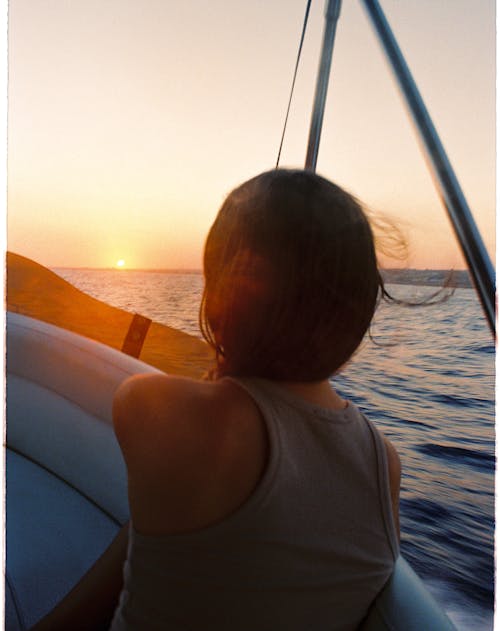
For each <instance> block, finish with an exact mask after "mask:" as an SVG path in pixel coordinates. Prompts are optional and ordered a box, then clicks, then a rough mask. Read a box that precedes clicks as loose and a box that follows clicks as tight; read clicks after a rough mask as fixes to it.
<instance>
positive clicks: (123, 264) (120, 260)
mask: <svg viewBox="0 0 500 631" xmlns="http://www.w3.org/2000/svg"><path fill="white" fill-rule="evenodd" d="M116 267H125V261H124V260H123V259H119V260H118V261H116Z"/></svg>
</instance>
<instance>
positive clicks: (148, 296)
mask: <svg viewBox="0 0 500 631" xmlns="http://www.w3.org/2000/svg"><path fill="white" fill-rule="evenodd" d="M54 271H56V272H57V273H58V274H59V275H60V276H62V277H63V278H65V279H66V280H68V281H69V282H71V283H72V284H74V285H75V286H77V287H78V288H80V289H82V290H83V291H85V292H87V293H89V294H91V295H93V296H95V297H96V298H99V299H101V300H104V301H106V302H108V303H109V304H112V305H114V306H117V307H121V308H123V309H126V310H129V311H132V312H137V313H142V314H143V315H146V316H148V317H150V318H152V319H154V320H156V321H158V322H162V323H164V324H167V325H170V326H173V327H176V328H179V329H181V330H184V331H186V332H187V333H191V334H193V335H199V330H198V305H199V301H200V296H201V291H202V286H203V281H202V277H201V274H197V273H167V272H144V271H124V270H120V271H115V270H73V269H57V270H54ZM389 290H390V291H391V292H392V293H393V294H394V295H395V296H397V297H401V298H406V299H416V298H418V297H421V296H425V295H429V294H430V293H431V292H432V291H434V289H432V288H428V287H414V286H402V285H397V286H396V285H394V286H389ZM371 336H372V339H369V338H368V337H367V339H366V340H365V341H364V342H363V345H362V347H361V349H360V350H359V351H358V353H357V354H356V356H355V357H354V358H353V359H352V361H351V362H350V364H349V365H348V366H347V367H346V368H345V370H344V371H343V372H342V373H341V374H340V375H339V376H337V377H336V378H335V379H334V383H335V385H336V387H337V389H338V391H339V392H340V393H341V394H342V395H343V396H345V397H346V398H349V399H351V400H353V401H354V402H355V403H356V404H358V405H359V406H360V407H361V408H362V409H363V410H364V411H365V412H366V414H367V415H368V416H369V418H370V419H371V420H373V421H374V422H375V423H376V424H377V426H378V427H379V428H380V429H382V431H384V432H385V433H386V434H387V436H388V437H389V438H390V439H391V440H392V441H393V443H394V445H395V446H396V448H397V450H398V452H399V454H400V456H401V460H402V465H403V475H402V484H401V547H402V552H403V554H404V556H405V558H406V559H407V560H408V561H409V562H410V563H411V565H412V566H413V568H414V569H415V570H416V572H417V573H418V574H419V575H420V576H421V577H422V578H423V580H424V581H425V583H426V585H427V586H428V588H429V589H430V591H431V592H432V593H433V594H434V596H435V597H436V599H437V600H438V601H439V602H440V603H441V605H442V606H443V608H444V609H445V611H446V612H447V613H448V615H449V616H450V618H451V619H452V621H453V622H454V623H455V625H456V626H457V628H458V629H459V630H461V631H462V630H463V631H465V630H467V631H469V630H474V631H486V630H490V629H493V606H494V471H495V442H494V441H495V431H494V421H495V412H494V395H495V391H494V368H495V366H494V358H495V347H494V343H493V340H492V337H491V334H490V332H489V329H488V328H487V325H486V324H485V320H484V318H483V315H482V311H481V308H480V306H479V304H478V300H477V298H476V294H475V292H474V290H472V289H457V290H456V291H455V293H454V295H453V296H452V297H451V298H450V299H449V300H448V301H446V302H444V303H441V304H438V305H435V306H429V307H416V308H408V307H402V306H397V305H392V304H384V303H382V304H381V305H380V307H379V309H378V311H377V314H376V317H375V319H374V322H373V324H372V327H371ZM423 631H424V630H423Z"/></svg>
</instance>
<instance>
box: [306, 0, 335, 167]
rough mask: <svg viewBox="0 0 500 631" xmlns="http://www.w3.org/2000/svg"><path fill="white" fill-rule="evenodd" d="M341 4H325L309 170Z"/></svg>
mask: <svg viewBox="0 0 500 631" xmlns="http://www.w3.org/2000/svg"><path fill="white" fill-rule="evenodd" d="M341 4H342V2H341V0H328V1H327V5H326V11H325V30H324V32H323V47H322V50H321V58H320V62H319V68H318V77H317V79H316V93H315V95H314V106H313V111H312V115H311V125H310V127H309V142H308V145H307V155H306V165H305V168H306V169H309V170H310V171H315V170H316V162H317V161H318V151H319V140H320V137H321V127H322V126H323V114H324V112H325V103H326V93H327V90H328V79H329V78H330V67H331V64H332V54H333V44H334V41H335V31H336V30H337V22H338V19H339V15H340V6H341Z"/></svg>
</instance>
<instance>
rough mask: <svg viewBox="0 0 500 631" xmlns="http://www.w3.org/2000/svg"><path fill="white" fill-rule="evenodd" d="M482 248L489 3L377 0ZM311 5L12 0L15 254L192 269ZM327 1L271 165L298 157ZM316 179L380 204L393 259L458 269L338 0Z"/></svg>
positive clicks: (392, 102) (380, 72) (278, 110)
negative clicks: (405, 252) (402, 246)
mask: <svg viewBox="0 0 500 631" xmlns="http://www.w3.org/2000/svg"><path fill="white" fill-rule="evenodd" d="M381 4H382V7H383V8H384V10H385V12H386V15H387V17H388V19H389V21H390V23H391V26H392V27H393V29H394V31H395V34H396V37H397V39H398V41H399V44H400V46H401V47H402V50H403V53H404V54H405V56H406V58H407V61H408V63H409V65H410V68H411V69H412V72H413V75H414V78H415V79H416V81H417V84H418V86H419V88H420V90H421V92H422V95H423V97H424V100H425V102H426V104H427V107H428V109H429V111H430V114H431V116H432V118H433V120H434V123H435V125H436V127H437V129H438V131H439V133H440V135H441V139H442V141H443V144H444V146H445V148H446V150H447V152H448V155H449V157H450V159H451V162H452V164H453V166H454V168H455V171H456V173H457V176H458V178H459V180H460V182H461V184H462V187H463V190H464V193H465V195H466V198H467V199H468V201H469V204H470V206H471V208H472V211H473V213H474V215H475V217H476V219H477V223H478V227H479V229H480V231H481V233H482V235H483V238H484V240H485V243H486V245H487V248H488V250H489V251H490V254H491V255H492V256H493V254H494V234H495V1H494V0H476V1H474V2H471V1H470V0H403V1H402V0H382V1H381ZM305 6H306V2H305V0H267V1H266V2H264V1H257V0H254V1H253V2H249V1H248V0H231V1H228V0H225V1H224V2H223V1H222V0H211V1H210V2H207V1H206V0H187V1H185V2H175V3H174V2H169V1H167V0H134V1H132V0H85V1H77V0H74V1H69V2H68V1H65V2H63V1H61V0H11V2H10V3H9V91H8V117H9V124H8V227H9V233H8V249H9V250H12V251H14V252H17V253H19V254H22V255H24V256H28V257H30V258H32V259H34V260H36V261H37V262H39V263H41V264H43V265H46V266H50V267H57V266H74V267H80V266H86V267H113V266H115V265H116V263H117V261H118V260H122V261H124V264H123V267H124V268H200V267H201V254H202V248H203V241H204V237H205V235H206V232H207V230H208V228H209V226H210V224H211V222H212V221H213V219H214V216H215V214H216V212H217V209H218V207H219V206H220V204H221V202H222V200H223V199H224V197H225V195H226V194H227V193H228V192H229V191H230V190H231V189H232V188H233V187H234V186H235V185H237V184H238V183H240V182H241V181H243V180H245V179H247V178H249V177H251V176H252V175H255V174H256V173H258V172H260V171H263V170H265V169H269V168H272V167H274V164H275V161H276V155H277V151H278V146H279V140H280V135H281V130H282V125H283V120H284V115H285V110H286V105H287V100H288V93H289V88H290V83H291V79H292V72H293V68H294V64H295V57H296V52H297V47H298V43H299V38H300V32H301V28H302V21H303V16H304V11H305ZM323 12H324V1H323V0H319V1H318V0H316V1H315V2H313V4H312V9H311V15H310V21H309V28H308V32H307V35H306V40H305V44H304V50H303V57H302V61H301V66H300V68H299V77H298V80H297V86H296V93H295V97H294V100H293V103H292V110H291V114H290V119H289V123H288V132H287V136H286V138H285V144H284V149H283V154H282V160H281V165H282V166H291V167H301V166H303V163H304V158H305V151H306V145H307V135H308V127H309V121H310V113H311V106H312V99H313V95H314V86H315V81H316V71H317V66H318V59H319V49H320V45H321V37H322V31H323ZM318 172H319V173H321V174H322V175H325V176H326V177H328V178H330V179H332V180H334V181H336V182H337V183H339V184H340V185H342V186H344V187H345V188H347V189H348V190H349V191H350V192H352V193H354V194H355V195H356V196H357V197H358V198H360V199H361V200H362V201H364V202H365V204H366V205H367V206H368V207H370V208H371V209H373V210H375V211H379V212H382V213H385V214H388V215H390V216H391V217H392V218H393V219H395V220H396V222H397V223H398V224H399V225H400V227H401V228H402V230H403V232H404V233H405V235H406V236H407V239H408V243H409V248H410V254H409V258H408V260H407V261H406V262H404V263H403V264H402V263H401V262H394V263H393V264H394V265H396V266H402V265H408V266H411V267H429V268H451V267H453V268H455V269H462V268H464V267H465V264H464V262H463V260H462V258H461V255H460V254H459V251H458V246H457V245H456V244H455V238H454V236H453V234H452V231H451V228H450V225H449V221H448V219H447V217H446V215H445V212H444V210H443V208H442V206H441V203H440V201H439V198H438V195H437V194H436V192H435V189H434V186H433V183H432V179H431V177H430V175H429V173H428V170H427V167H426V165H425V162H424V160H423V158H422V156H421V153H420V149H419V145H418V142H417V141H416V138H415V134H414V131H413V128H412V126H411V124H410V123H409V119H408V116H407V114H406V110H405V108H404V107H403V105H402V101H401V98H400V96H399V93H398V91H397V88H396V86H395V83H394V80H393V78H392V75H391V72H390V69H389V67H388V65H387V63H386V61H385V58H384V55H383V53H382V51H381V48H380V45H379V43H378V41H377V40H376V37H375V35H374V33H373V30H372V27H371V24H370V23H369V20H368V17H367V15H365V11H364V9H363V7H362V5H361V2H358V1H355V0H345V1H344V2H343V7H342V13H341V18H340V22H339V25H338V29H337V39H336V42H335V50H334V56H333V64H332V74H331V80H330V87H329V93H328V101H327V107H326V113H325V121H324V127H323V135H322V140H321V148H320V154H319V160H318Z"/></svg>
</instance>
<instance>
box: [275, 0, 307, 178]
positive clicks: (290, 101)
mask: <svg viewBox="0 0 500 631" xmlns="http://www.w3.org/2000/svg"><path fill="white" fill-rule="evenodd" d="M310 8H311V0H308V1H307V6H306V14H305V16H304V25H303V26H302V35H301V36H300V44H299V51H298V53H297V61H296V62H295V71H294V73H293V79H292V87H291V90H290V98H289V99H288V107H287V109H286V116H285V124H284V125H283V133H282V134H281V142H280V148H279V150H278V158H277V160H276V169H277V168H278V166H279V163H280V156H281V149H282V147H283V141H284V139H285V131H286V124H287V122H288V114H289V113H290V105H291V104H292V96H293V89H294V87H295V79H296V78H297V70H298V69H299V62H300V55H301V53H302V44H303V43H304V36H305V34H306V28H307V20H308V19H309V9H310Z"/></svg>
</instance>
